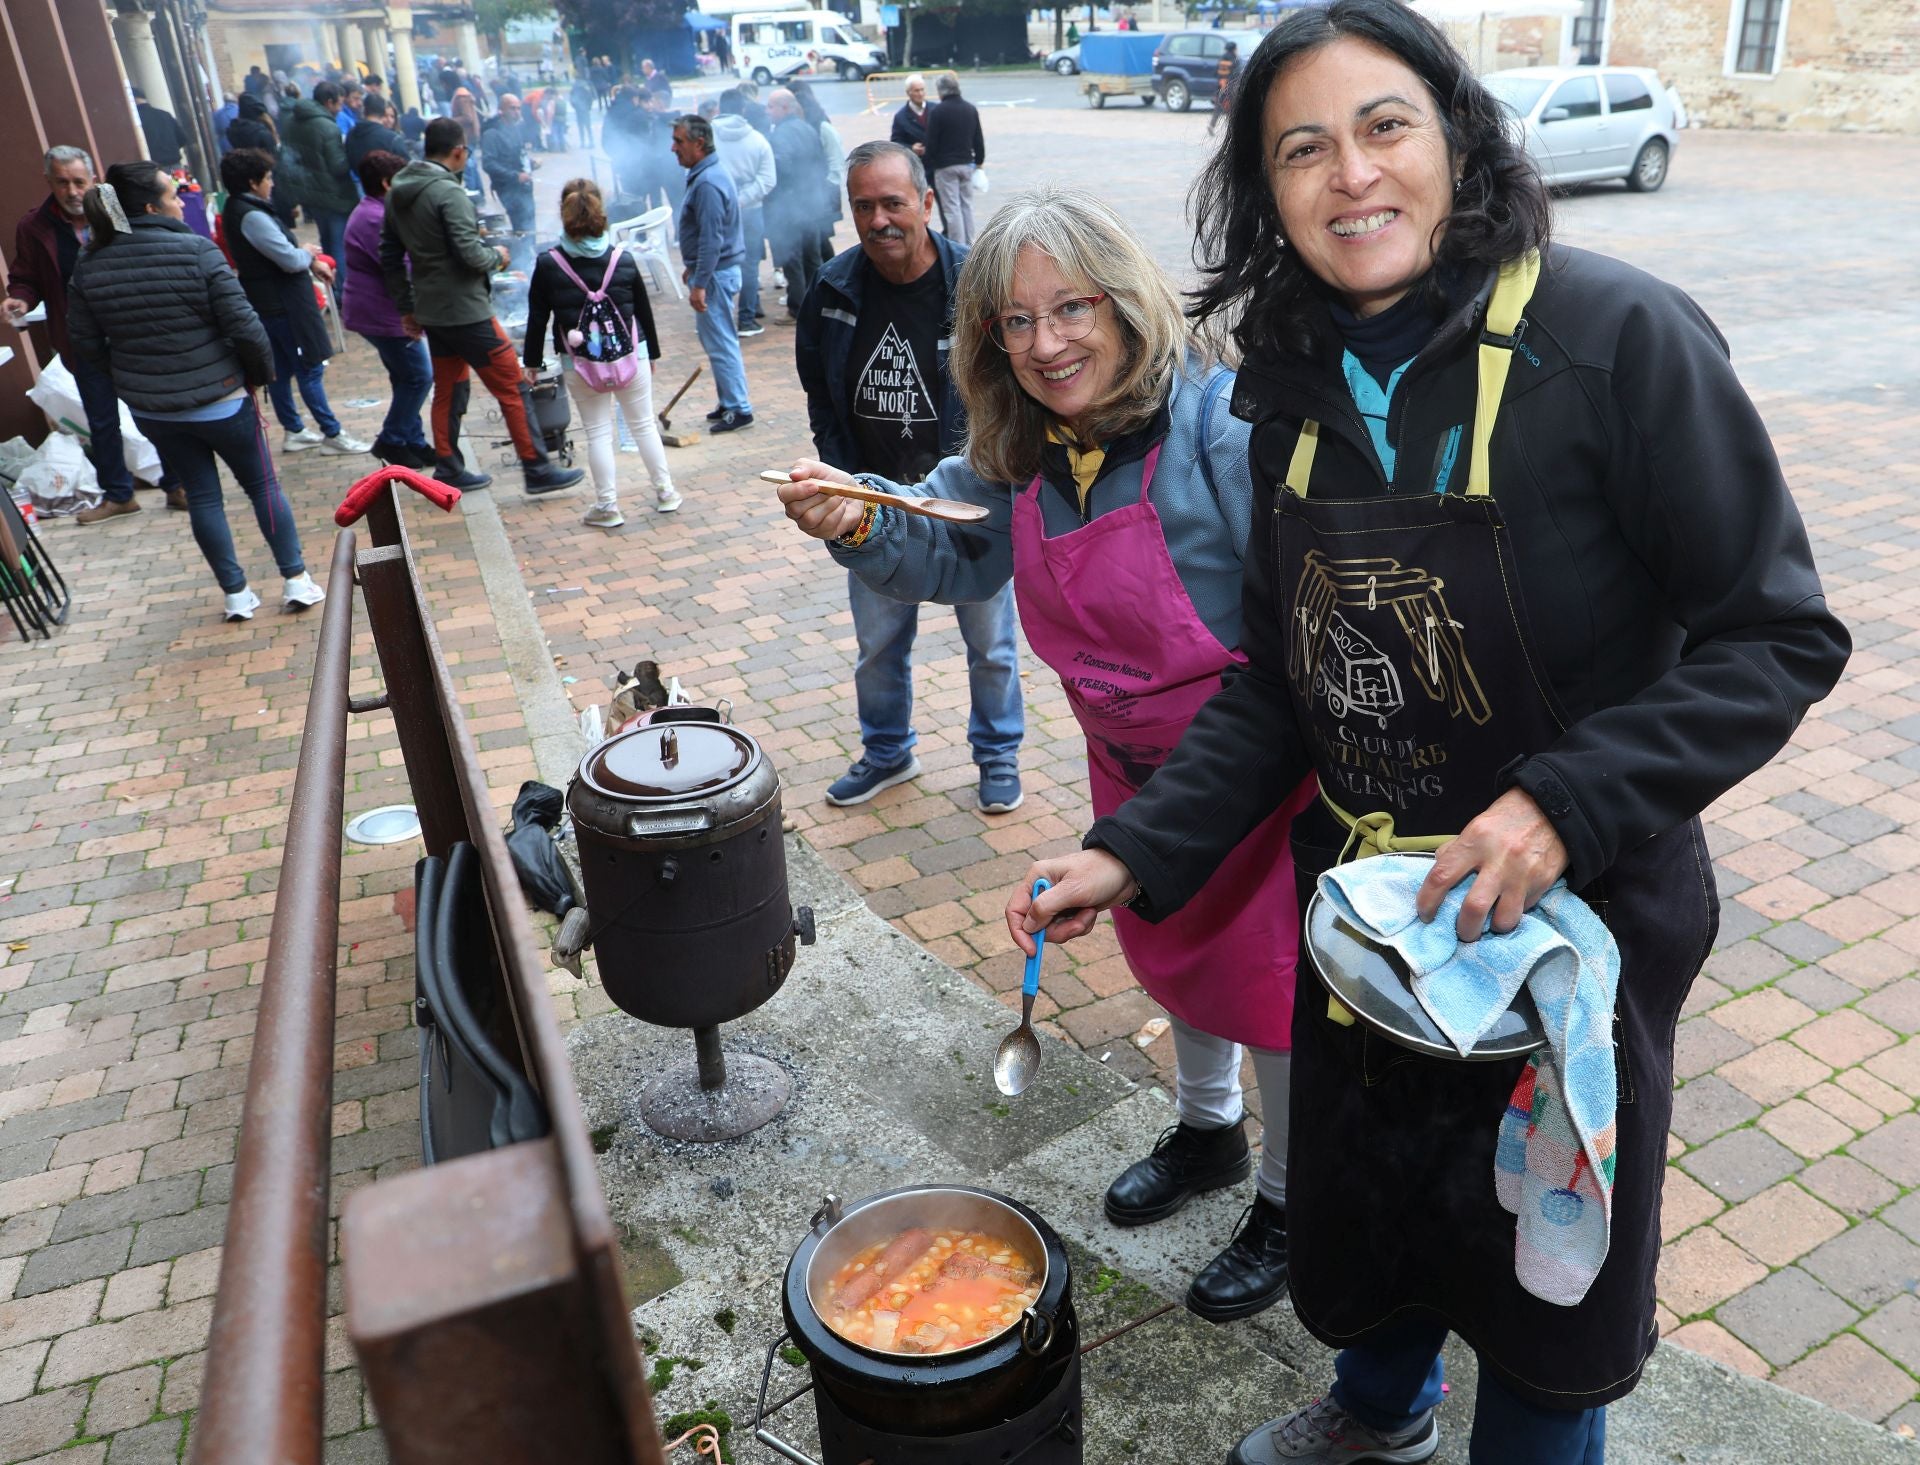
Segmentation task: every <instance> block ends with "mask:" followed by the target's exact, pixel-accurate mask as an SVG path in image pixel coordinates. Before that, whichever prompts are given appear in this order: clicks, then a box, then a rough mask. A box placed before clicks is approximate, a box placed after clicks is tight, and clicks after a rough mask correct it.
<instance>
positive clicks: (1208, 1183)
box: [1106, 1118, 1253, 1226]
mask: <svg viewBox="0 0 1920 1465" xmlns="http://www.w3.org/2000/svg"><path fill="white" fill-rule="evenodd" d="M1252 1173H1253V1156H1252V1153H1251V1152H1250V1151H1249V1150H1248V1148H1247V1123H1246V1120H1245V1119H1244V1118H1243V1119H1242V1120H1241V1121H1240V1122H1239V1123H1238V1124H1229V1125H1227V1126H1226V1128H1224V1129H1201V1128H1200V1127H1199V1126H1198V1125H1193V1124H1176V1125H1174V1126H1173V1128H1171V1129H1169V1130H1166V1131H1165V1132H1164V1133H1162V1134H1161V1136H1160V1138H1159V1140H1158V1141H1157V1142H1156V1143H1155V1144H1154V1147H1153V1153H1152V1154H1150V1155H1148V1156H1147V1157H1146V1159H1144V1160H1135V1161H1134V1162H1133V1163H1132V1164H1131V1165H1129V1166H1127V1168H1126V1169H1125V1170H1123V1171H1121V1172H1120V1177H1119V1178H1118V1179H1117V1180H1115V1181H1114V1182H1113V1184H1112V1185H1109V1186H1108V1187H1107V1201H1106V1206H1107V1219H1108V1220H1109V1221H1111V1222H1113V1224H1114V1225H1116V1226H1145V1225H1147V1224H1148V1223H1149V1222H1151V1221H1163V1220H1165V1219H1166V1218H1167V1217H1168V1216H1171V1215H1172V1214H1173V1213H1174V1212H1175V1211H1177V1210H1179V1209H1180V1207H1182V1206H1184V1205H1185V1204H1186V1203H1187V1202H1188V1201H1190V1200H1192V1199H1193V1197H1195V1196H1196V1195H1200V1194H1202V1193H1203V1192H1205V1191H1209V1190H1222V1189H1224V1188H1225V1187H1227V1186H1229V1185H1238V1184H1239V1183H1240V1182H1241V1181H1243V1180H1245V1179H1246V1178H1247V1177H1248V1176H1249V1175H1251V1174H1252Z"/></svg>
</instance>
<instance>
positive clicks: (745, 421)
mask: <svg viewBox="0 0 1920 1465" xmlns="http://www.w3.org/2000/svg"><path fill="white" fill-rule="evenodd" d="M752 426H753V414H752V413H751V412H736V411H735V410H734V409H733V408H731V407H729V408H727V410H726V411H724V412H722V413H721V414H720V415H719V416H718V417H717V418H715V419H714V423H713V430H714V431H715V432H738V431H739V430H740V429H741V428H743V427H752Z"/></svg>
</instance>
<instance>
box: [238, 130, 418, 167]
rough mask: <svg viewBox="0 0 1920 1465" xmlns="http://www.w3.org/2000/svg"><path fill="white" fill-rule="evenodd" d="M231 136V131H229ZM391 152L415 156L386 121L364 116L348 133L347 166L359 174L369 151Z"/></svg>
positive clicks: (406, 159) (407, 156)
mask: <svg viewBox="0 0 1920 1465" xmlns="http://www.w3.org/2000/svg"><path fill="white" fill-rule="evenodd" d="M228 135H229V136H231V135H232V134H231V131H229V134H228ZM382 151H385V152H389V153H392V154H394V155H395V156H396V157H398V158H399V159H400V161H401V162H403V163H404V162H406V161H408V160H409V159H410V158H412V157H413V149H412V148H410V147H408V146H407V140H406V139H405V138H404V137H402V136H401V135H400V134H399V133H397V132H395V131H394V130H393V129H392V128H391V127H389V126H387V124H386V123H384V122H373V121H370V120H367V119H365V118H362V119H361V120H360V121H358V122H356V123H354V124H353V131H352V132H349V133H348V134H347V166H348V167H349V168H351V169H353V170H354V176H355V177H358V176H359V171H360V164H361V162H362V161H363V160H364V159H365V158H366V156H367V154H368V153H377V152H382Z"/></svg>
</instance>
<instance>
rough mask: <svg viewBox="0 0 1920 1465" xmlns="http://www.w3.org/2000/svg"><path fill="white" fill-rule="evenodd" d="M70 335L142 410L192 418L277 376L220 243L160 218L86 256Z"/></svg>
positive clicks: (139, 222) (138, 222)
mask: <svg viewBox="0 0 1920 1465" xmlns="http://www.w3.org/2000/svg"><path fill="white" fill-rule="evenodd" d="M67 332H68V334H69V335H70V336H71V337H72V338H73V348H74V350H76V351H78V352H79V353H80V355H81V357H82V358H83V359H85V360H87V361H91V362H93V363H95V364H96V365H101V366H106V367H108V368H109V369H110V370H111V372H112V374H113V388H114V390H115V391H116V392H117V393H119V395H120V399H121V400H122V401H124V402H125V403H126V404H127V406H128V407H130V408H131V409H132V410H133V411H135V412H185V411H188V410H190V409H192V408H194V407H204V406H206V405H207V404H208V403H209V402H217V401H219V400H220V399H221V398H222V397H224V396H226V395H228V394H229V393H230V392H232V391H233V390H234V389H235V388H237V387H242V386H245V387H257V386H264V385H266V384H267V383H268V382H270V381H272V380H273V347H272V346H271V345H270V344H269V343H268V341H267V333H266V331H265V329H263V328H262V326H261V324H260V318H259V317H258V316H257V315H255V314H254V313H253V307H252V306H251V305H249V304H247V297H246V295H245V294H244V293H243V292H242V291H241V289H240V280H239V277H238V276H236V275H235V274H234V272H233V266H232V265H230V264H228V263H227V257H226V256H225V255H223V254H222V253H221V252H220V246H219V245H217V244H215V243H214V242H213V241H212V240H211V239H207V238H204V237H203V236H201V235H199V234H196V233H194V232H193V230H191V229H189V228H188V227H187V226H186V225H185V224H183V223H182V222H180V220H178V219H170V218H167V217H165V216H164V215H160V214H144V215H142V216H141V217H140V218H137V219H135V220H133V232H132V233H131V234H117V235H115V236H113V239H112V242H110V243H107V244H102V245H98V246H96V247H94V248H92V249H89V250H88V251H87V252H86V253H85V254H84V255H82V256H81V257H80V263H79V264H78V265H76V266H75V267H74V271H73V281H72V283H71V284H70V285H69V286H68V287H67Z"/></svg>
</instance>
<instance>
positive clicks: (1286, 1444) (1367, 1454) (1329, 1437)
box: [1227, 1399, 1440, 1465]
mask: <svg viewBox="0 0 1920 1465" xmlns="http://www.w3.org/2000/svg"><path fill="white" fill-rule="evenodd" d="M1439 1448H1440V1424H1439V1421H1438V1420H1436V1419H1435V1418H1434V1411H1433V1410H1431V1409H1429V1410H1427V1412H1426V1413H1424V1414H1422V1415H1421V1416H1420V1417H1419V1418H1418V1419H1416V1420H1414V1422H1413V1423H1412V1424H1410V1425H1408V1426H1407V1427H1406V1428H1405V1429H1403V1430H1400V1431H1398V1432H1397V1433H1394V1434H1387V1433H1384V1432H1383V1431H1381V1430H1377V1429H1371V1428H1369V1427H1368V1426H1366V1425H1364V1424H1362V1423H1361V1422H1360V1421H1359V1420H1357V1419H1355V1418H1354V1417H1353V1416H1352V1415H1351V1414H1349V1413H1347V1411H1346V1410H1344V1409H1342V1408H1341V1407H1340V1406H1339V1405H1338V1404H1336V1403H1334V1402H1333V1400H1331V1399H1315V1400H1314V1401H1313V1402H1312V1403H1311V1404H1309V1405H1308V1406H1307V1407H1306V1408H1305V1409H1299V1410H1296V1411H1294V1412H1293V1413H1292V1414H1288V1415H1286V1416H1284V1417H1282V1418H1280V1419H1270V1420H1268V1421H1267V1422H1266V1423H1265V1424H1263V1425H1261V1426H1260V1428H1258V1429H1256V1430H1255V1431H1254V1432H1253V1433H1252V1434H1250V1435H1248V1436H1246V1438H1244V1439H1242V1440H1241V1441H1240V1443H1239V1444H1237V1445H1235V1446H1234V1447H1233V1453H1232V1454H1231V1455H1229V1456H1227V1465H1279V1462H1280V1461H1282V1460H1307V1461H1318V1462H1321V1465H1333V1462H1334V1461H1339V1462H1341V1465H1358V1462H1359V1461H1362V1460H1383V1461H1386V1462H1388V1465H1420V1462H1421V1461H1423V1460H1431V1459H1432V1458H1433V1453H1434V1451H1435V1450H1437V1449H1439Z"/></svg>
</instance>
